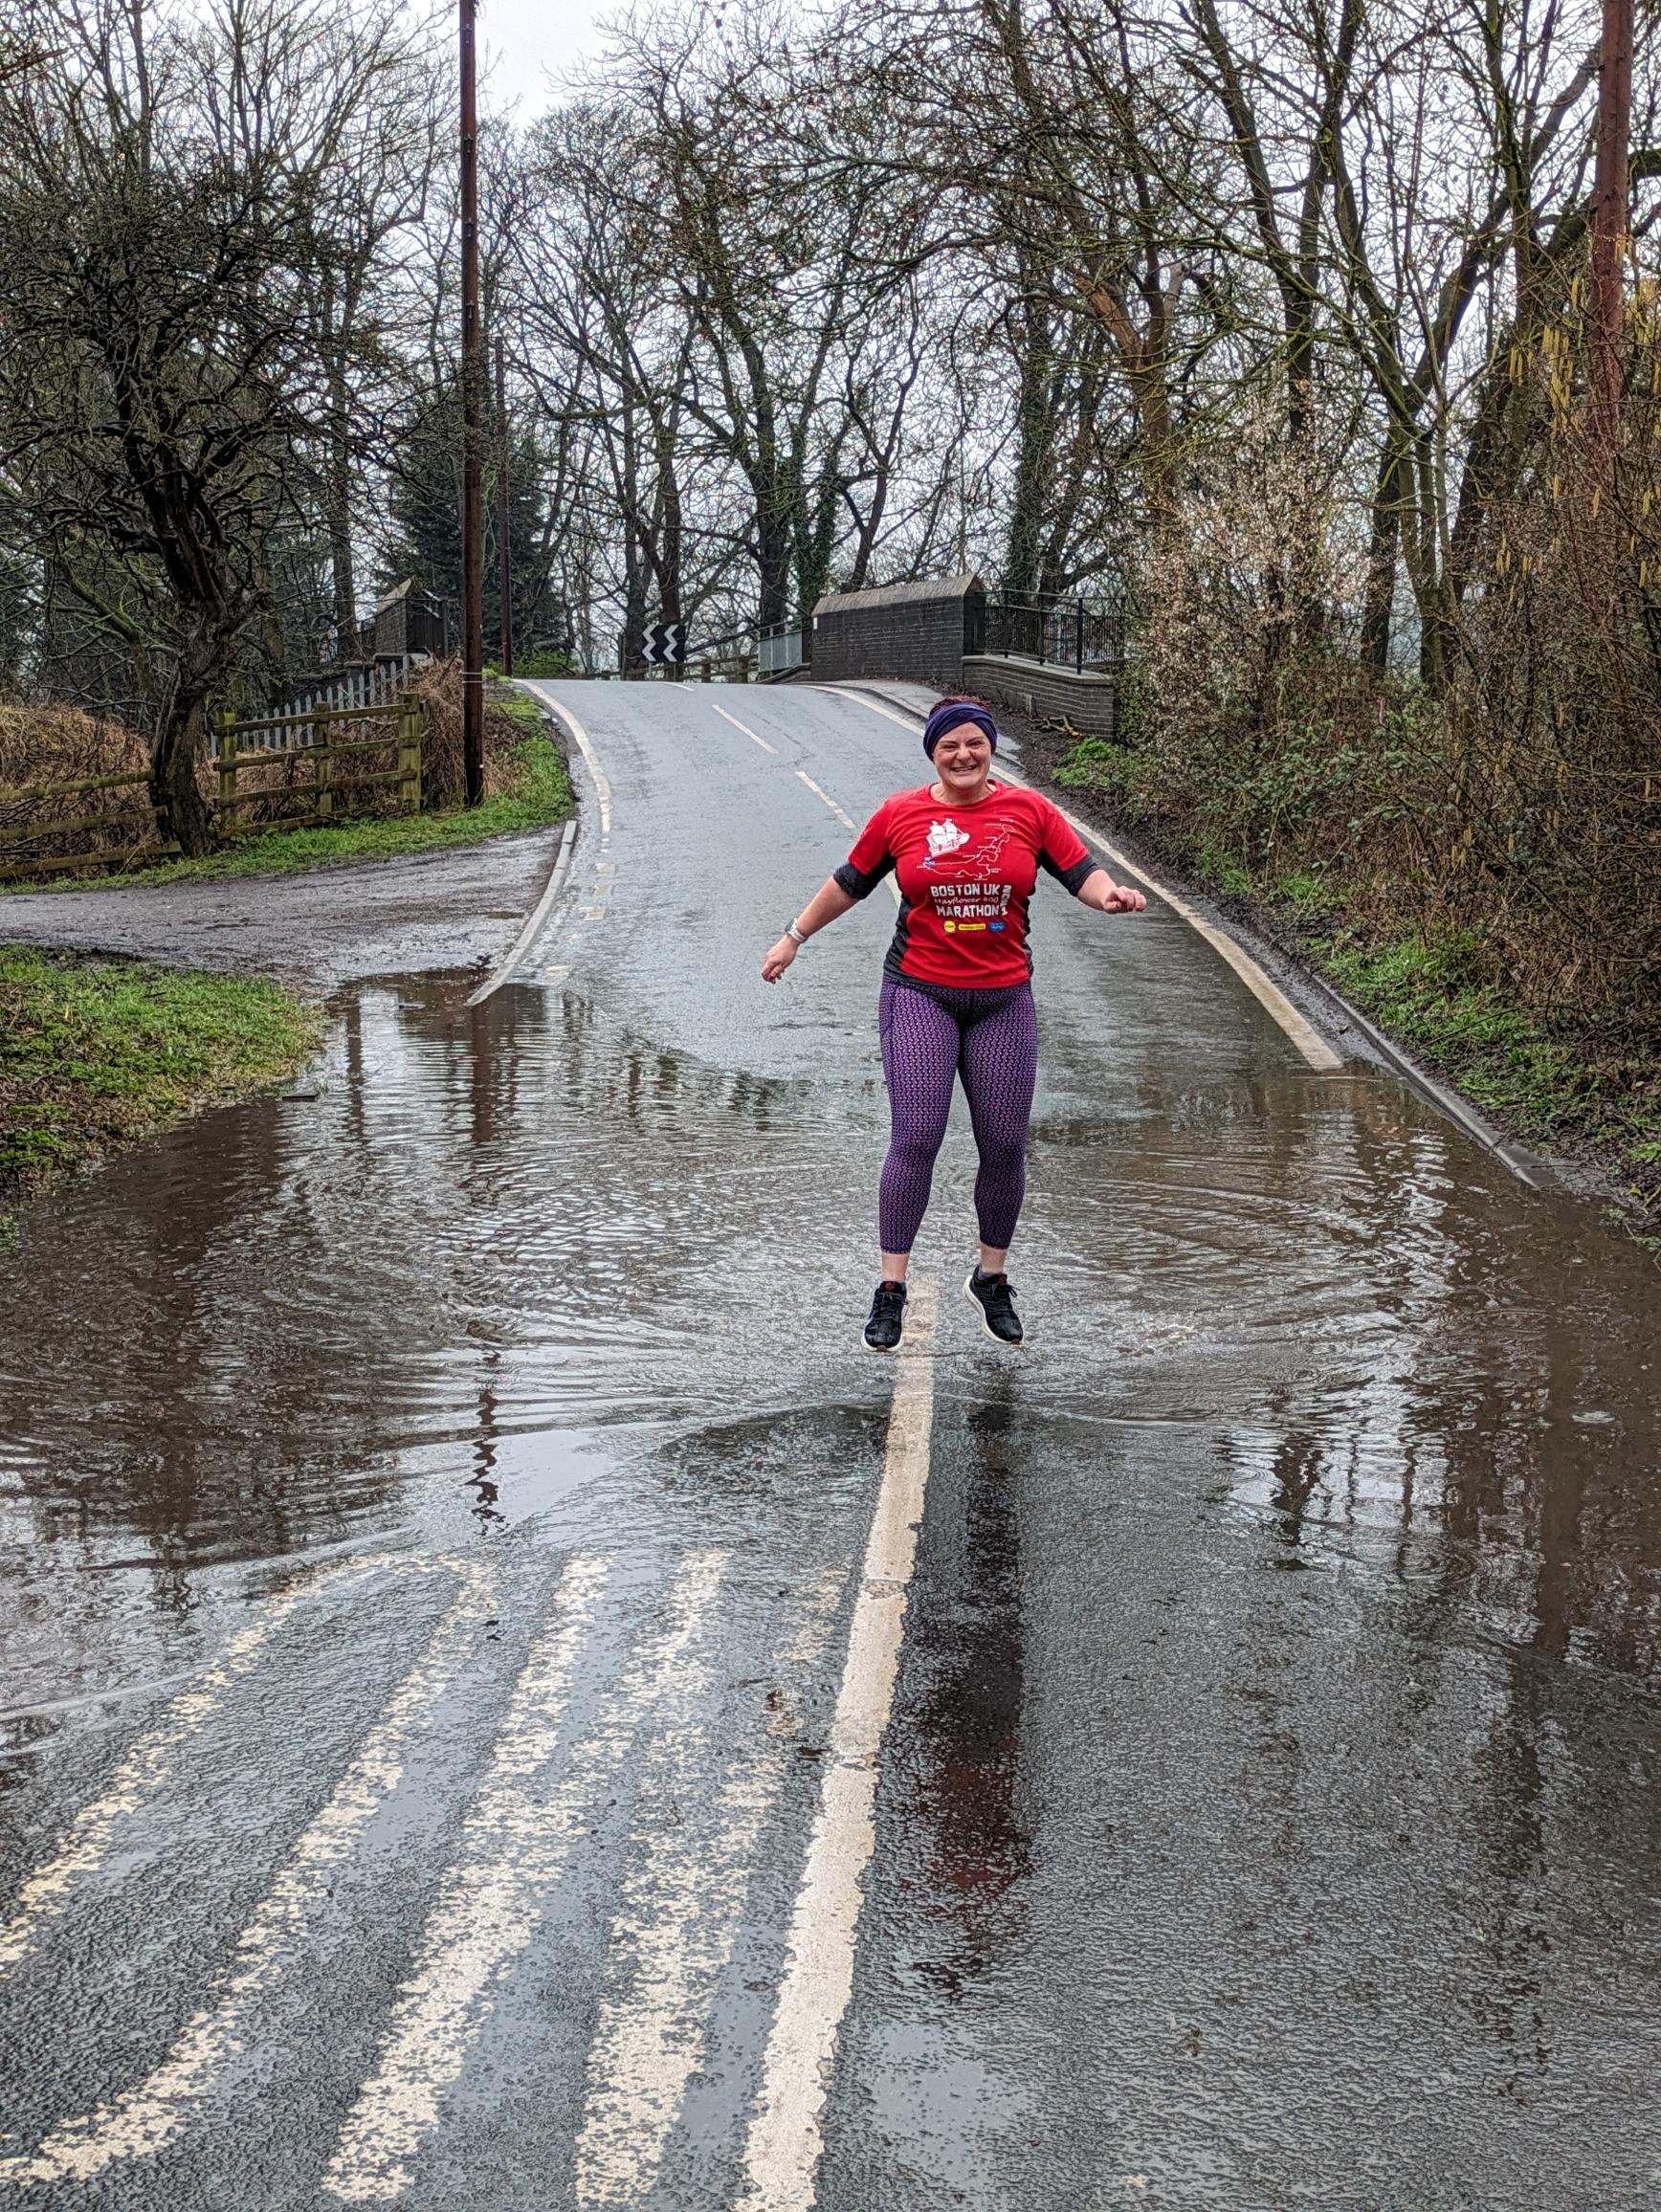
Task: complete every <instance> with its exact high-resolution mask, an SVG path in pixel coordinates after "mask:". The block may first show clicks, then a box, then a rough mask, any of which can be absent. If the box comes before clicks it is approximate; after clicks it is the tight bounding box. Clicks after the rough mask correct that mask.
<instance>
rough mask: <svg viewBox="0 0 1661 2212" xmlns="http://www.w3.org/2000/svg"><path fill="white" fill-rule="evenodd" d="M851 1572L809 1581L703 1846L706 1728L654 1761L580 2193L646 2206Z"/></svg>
mask: <svg viewBox="0 0 1661 2212" xmlns="http://www.w3.org/2000/svg"><path fill="white" fill-rule="evenodd" d="M846 1579H847V1570H846V1568H845V1567H843V1566H838V1567H836V1568H834V1569H833V1570H831V1571H830V1572H829V1573H827V1574H825V1575H823V1576H821V1577H820V1578H819V1580H818V1581H817V1582H816V1583H815V1584H814V1586H813V1587H812V1589H811V1590H810V1591H809V1593H808V1601H807V1604H806V1605H805V1606H804V1607H803V1608H802V1610H801V1613H800V1615H799V1617H798V1620H797V1624H796V1626H795V1628H794V1630H793V1631H792V1632H791V1635H790V1638H789V1642H788V1645H787V1647H786V1651H785V1654H784V1660H785V1670H786V1676H788V1677H796V1678H797V1680H795V1681H790V1680H786V1682H785V1683H784V1684H782V1685H781V1687H780V1688H779V1690H778V1692H777V1703H776V1705H775V1706H774V1708H773V1711H772V1712H771V1714H770V1716H769V1717H768V1718H767V1719H766V1720H765V1721H764V1724H763V1732H762V1734H761V1735H760V1736H759V1739H758V1740H757V1741H755V1742H753V1743H751V1744H749V1745H747V1746H746V1747H745V1749H744V1750H743V1751H742V1752H741V1753H740V1754H739V1756H738V1757H737V1758H736V1759H734V1760H733V1761H732V1762H731V1763H730V1764H729V1766H728V1768H727V1771H726V1774H725V1776H724V1778H723V1780H722V1781H721V1784H720V1790H719V1793H718V1795H717V1798H716V1811H715V1833H714V1835H713V1837H712V1838H711V1840H710V1842H709V1844H708V1845H707V1846H706V1847H703V1848H702V1849H700V1850H698V1851H693V1850H690V1849H688V1847H687V1845H686V1842H685V1839H684V1831H683V1830H682V1829H681V1828H680V1827H679V1826H678V1825H677V1822H676V1818H675V1807H676V1806H678V1805H683V1804H688V1803H692V1802H693V1801H694V1800H695V1799H696V1797H697V1796H698V1792H699V1790H700V1788H701V1787H703V1786H704V1783H703V1776H704V1772H705V1769H706V1765H707V1761H708V1755H709V1740H708V1731H707V1729H705V1728H702V1727H693V1726H685V1727H682V1728H681V1729H678V1730H677V1731H676V1732H675V1734H674V1736H670V1737H668V1738H666V1739H665V1740H664V1742H663V1743H662V1744H661V1745H660V1746H659V1747H658V1748H657V1751H656V1753H655V1755H654V1757H653V1762H652V1771H651V1772H649V1774H648V1777H647V1781H646V1782H645V1785H644V1787H643V1790H642V1807H643V1809H645V1810H648V1812H649V1817H650V1820H651V1825H650V1827H649V1828H648V1829H647V1830H646V1832H645V1834H644V1836H643V1838H642V1840H641V1842H640V1844H639V1845H638V1846H637V1847H636V1848H635V1849H634V1851H633V1852H632V1853H631V1860H630V1864H629V1867H628V1869H627V1871H626V1873H625V1876H624V1882H623V1889H622V1894H621V1898H620V1902H619V1910H618V1913H617V1915H616V1917H615V1918H614V1919H613V1921H612V1923H611V1932H610V1939H609V1943H608V1945H607V1956H608V1958H609V1960H610V1961H611V1971H610V1973H609V1976H608V1987H607V1991H606V1995H605V1997H604V1999H603V2001H602V2003H601V2006H600V2017H599V2022H598V2024H597V2025H596V2027H595V2030H594V2039H593V2042H592V2043H591V2045H590V2046H589V2049H588V2066H587V2076H588V2082H589V2089H588V2094H587V2103H586V2105H585V2108H584V2114H583V2128H582V2133H581V2135H579V2137H578V2139H577V2200H578V2201H579V2203H582V2204H638V2203H640V2202H642V2201H644V2200H645V2199H646V2198H647V2197H648V2196H650V2194H651V2192H652V2190H653V2187H654V2185H655V2184H656V2180H657V2176H658V2173H659V2170H660V2168H661V2166H662V2163H663V2157H664V2153H665V2151H666V2150H667V2149H668V2146H669V2141H670V2137H671V2135H673V2134H674V2131H675V2124H676V2122H677V2121H678V2119H679V2117H680V2112H681V2107H682V2105H683V2104H684V2102H685V2099H686V2090H687V2085H688V2083H689V2082H690V2081H691V2079H692V2077H693V2075H694V2073H696V2072H697V2071H698V2068H700V2067H701V2066H702V2064H703V2055H704V2048H705V2044H706V2041H707V2035H708V2027H709V2021H708V2010H709V2006H710V2004H711V2003H712V2002H713V2001H714V1998H715V1994H716V1985H717V1981H718V1979H719V1977H720V1973H721V1971H722V1969H723V1968H724V1967H725V1966H726V1964H727V1962H728V1960H729V1959H730V1958H731V1957H732V1952H733V1944H734V1942H735V1940H736V1937H737V1936H738V1931H739V1927H740V1925H741V1922H742V1913H743V1905H744V1899H745V1897H746V1896H747V1895H748V1892H749V1887H750V1880H751V1877H752V1875H753V1874H754V1872H755V1867H756V1855H757V1848H758V1846H759V1845H760V1842H761V1839H762V1836H763V1833H764V1830H765V1828H766V1825H767V1823H768V1821H769V1819H770V1818H771V1816H772V1813H773V1810H774V1808H775V1806H776V1805H777V1803H778V1801H779V1797H780V1794H781V1792H782V1790H783V1788H784V1785H785V1781H786V1776H787V1775H788V1773H789V1771H790V1768H791V1766H792V1764H793V1763H794V1759H795V1739H796V1736H797V1732H798V1729H799V1725H800V1724H799V1722H798V1721H797V1720H796V1719H795V1716H794V1706H793V1703H792V1692H795V1691H796V1690H797V1689H798V1686H799V1679H800V1677H801V1676H803V1675H808V1676H810V1675H811V1673H812V1671H813V1670H815V1669H816V1668H817V1666H818V1663H819V1661H820V1660H821V1659H822V1658H823V1656H824V1652H825V1647H826V1645H827V1644H828V1643H829V1641H830V1629H831V1626H832V1623H833V1620H834V1617H835V1612H836V1607H837V1605H838V1604H839V1603H840V1600H841V1597H842V1590H843V1585H844V1583H845V1582H846ZM635 1832H636V1835H637V1836H638V1835H640V1834H641V1815H640V1813H638V1812H637V1813H636V1816H635Z"/></svg>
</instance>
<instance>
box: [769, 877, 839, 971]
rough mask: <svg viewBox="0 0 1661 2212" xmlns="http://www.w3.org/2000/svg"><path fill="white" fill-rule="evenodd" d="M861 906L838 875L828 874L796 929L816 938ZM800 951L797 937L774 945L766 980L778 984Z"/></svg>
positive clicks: (782, 939)
mask: <svg viewBox="0 0 1661 2212" xmlns="http://www.w3.org/2000/svg"><path fill="white" fill-rule="evenodd" d="M858 904H859V901H858V899H856V898H854V897H853V896H852V895H851V894H850V893H848V892H846V891H844V890H843V888H842V886H841V884H839V883H838V882H837V880H836V878H835V876H833V875H828V876H826V878H825V880H824V882H823V883H822V884H821V885H820V886H819V888H818V890H817V891H816V892H814V894H813V896H812V897H811V898H810V899H808V903H807V905H806V906H805V907H803V909H802V911H801V913H800V914H799V915H797V917H796V927H797V928H798V929H799V930H800V931H801V933H802V935H803V936H804V937H816V936H817V935H818V934H819V932H820V930H822V929H823V928H824V927H825V925H826V923H827V922H831V921H834V920H835V919H836V917H837V916H838V915H839V914H846V913H847V912H848V910H849V908H850V907H851V906H857V905H858ZM796 950H797V947H796V940H795V939H794V938H793V937H782V938H780V940H779V941H778V943H777V944H775V945H770V946H769V947H768V949H767V957H766V959H765V960H764V961H763V962H762V981H763V982H764V983H768V984H776V983H777V982H778V980H779V978H780V977H781V976H782V975H783V974H784V972H785V970H786V968H787V967H788V966H789V964H790V962H792V961H793V960H794V959H795V957H796Z"/></svg>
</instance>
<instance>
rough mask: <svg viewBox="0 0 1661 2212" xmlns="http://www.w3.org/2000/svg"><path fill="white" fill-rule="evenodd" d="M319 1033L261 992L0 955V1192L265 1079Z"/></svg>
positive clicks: (121, 966) (245, 985) (22, 953)
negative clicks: (0, 1189) (2, 1189)
mask: <svg viewBox="0 0 1661 2212" xmlns="http://www.w3.org/2000/svg"><path fill="white" fill-rule="evenodd" d="M321 1035H322V1019H321V1015H320V1014H319V1013H318V1011H317V1010H316V1009H315V1008H314V1007H311V1006H305V1005H303V1004H302V1003H301V1002H300V1001H299V1000H298V999H294V998H291V997H290V996H289V995H288V993H287V992H285V991H281V990H278V989H277V986H276V985H275V984H267V983H255V982H251V981H248V980H246V979H244V978H239V977H231V976H208V975H197V974H190V973H177V972H174V971H173V970H170V969H166V968H154V967H146V966H144V965H143V964H142V963H140V962H135V961H112V960H85V959H79V958H77V957H75V956H73V955H70V954H66V953H51V952H37V951H34V950H33V949H31V948H29V947H26V946H22V945H0V1188H8V1189H10V1190H11V1191H12V1192H15V1191H16V1190H18V1189H19V1188H21V1187H25V1186H27V1185H29V1184H32V1183H41V1182H44V1181H48V1180H50V1179H51V1178H52V1177H53V1176H54V1175H56V1174H59V1173H62V1172H63V1171H65V1170H67V1169H71V1168H75V1167H78V1166H82V1165H84V1164H85V1163H86V1162H88V1161H92V1160H96V1159H98V1158H99V1157H100V1155H101V1154H103V1153H104V1152H106V1151H108V1150H109V1149H110V1148H111V1147H112V1146H114V1145H118V1144H122V1143H128V1142H131V1141H132V1140H133V1139H135V1138H139V1137H144V1136H146V1135H148V1134H149V1133H150V1132H151V1131H153V1130H156V1129H160V1128H163V1127H165V1126H166V1124H167V1123H168V1122H171V1121H177V1120H179V1119H181V1118H182V1117H185V1116H186V1115H188V1114H191V1113H194V1112H195V1111H196V1110H197V1109H198V1108H199V1107H202V1106H208V1105H214V1104H219V1103H222V1102H224V1101H227V1100H230V1099H233V1098H238V1097H242V1096H245V1095H248V1094H249V1093H251V1092H255V1091H258V1090H261V1089H263V1088H264V1087H265V1086H266V1085H267V1084H270V1083H275V1082H277V1081H279V1080H280V1079H281V1078H282V1077H283V1076H285V1075H287V1074H288V1073H290V1072H291V1071H292V1070H293V1069H294V1068H296V1067H298V1066H299V1064H300V1062H302V1061H303V1060H305V1059H306V1058H308V1057H309V1056H310V1054H311V1053H312V1052H314V1051H316V1049H317V1046H318V1043H319V1041H320V1039H321Z"/></svg>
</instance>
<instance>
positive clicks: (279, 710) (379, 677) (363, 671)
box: [250, 653, 428, 752]
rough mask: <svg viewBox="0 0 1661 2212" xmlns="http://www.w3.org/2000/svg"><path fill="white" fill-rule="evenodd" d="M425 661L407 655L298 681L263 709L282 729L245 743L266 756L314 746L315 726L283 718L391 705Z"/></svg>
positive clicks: (422, 655)
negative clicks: (279, 719)
mask: <svg viewBox="0 0 1661 2212" xmlns="http://www.w3.org/2000/svg"><path fill="white" fill-rule="evenodd" d="M427 658H428V655H427V654H426V653H406V654H404V656H403V657H402V659H399V660H392V659H386V660H373V661H359V662H355V663H353V664H352V665H351V666H350V667H348V668H342V669H331V670H329V671H328V673H327V674H326V675H318V676H307V677H303V678H302V679H301V680H300V681H299V683H296V684H291V685H290V686H289V687H288V689H287V690H286V691H284V692H281V693H278V694H276V695H274V696H273V697H272V699H271V702H270V705H269V706H268V708H267V710H266V712H267V715H268V716H270V717H274V718H275V717H277V716H282V717H284V718H285V725H284V727H283V728H281V729H279V730H274V731H271V732H269V733H267V734H262V735H260V736H257V737H251V738H250V743H252V744H255V745H257V746H258V747H259V748H260V749H261V750H262V751H265V752H286V751H292V750H293V749H294V748H296V747H297V746H304V745H311V744H315V743H316V742H317V725H316V723H315V722H310V721H306V720H303V719H301V720H294V719H286V718H292V717H297V716H298V717H304V716H307V715H314V714H317V713H319V712H321V711H322V710H324V709H332V710H334V711H336V712H339V711H341V710H342V709H344V708H352V707H388V706H390V705H391V704H392V703H393V701H394V700H395V699H396V698H397V697H398V694H399V693H400V692H401V691H402V690H403V689H404V686H405V685H406V684H407V683H408V682H409V680H410V675H411V673H412V672H413V671H414V670H415V669H416V668H418V667H420V666H421V665H422V664H423V663H424V662H425V661H426V660H427Z"/></svg>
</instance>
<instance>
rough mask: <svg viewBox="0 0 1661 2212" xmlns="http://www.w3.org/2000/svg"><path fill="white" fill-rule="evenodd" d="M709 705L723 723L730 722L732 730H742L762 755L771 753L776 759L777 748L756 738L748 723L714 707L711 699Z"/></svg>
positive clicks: (723, 708)
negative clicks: (713, 708) (761, 751)
mask: <svg viewBox="0 0 1661 2212" xmlns="http://www.w3.org/2000/svg"><path fill="white" fill-rule="evenodd" d="M709 703H710V705H711V706H712V707H715V711H716V713H717V714H718V715H720V719H721V720H722V721H723V722H731V724H732V726H733V728H734V729H735V730H742V732H743V734H744V736H745V737H746V738H748V739H749V741H750V742H751V743H752V744H756V745H760V746H761V748H762V750H763V752H764V753H771V754H773V755H774V756H775V758H776V757H777V755H778V750H779V748H778V746H777V745H769V744H768V742H767V741H766V739H765V738H760V737H757V735H756V733H755V731H754V730H752V729H751V728H750V726H749V724H748V722H741V721H740V720H739V718H738V717H737V715H729V714H728V713H727V711H726V709H725V707H716V705H715V701H714V699H711V700H710V702H709Z"/></svg>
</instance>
